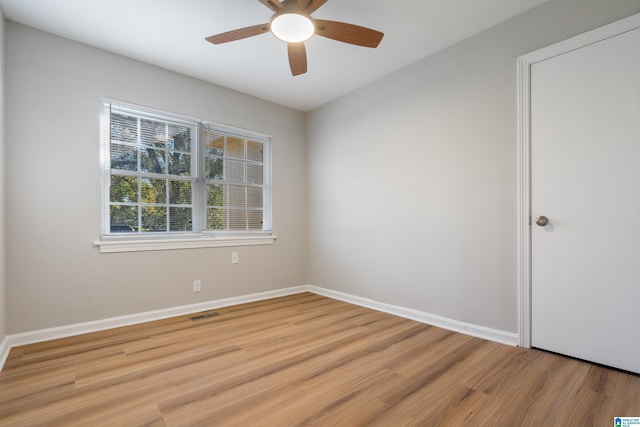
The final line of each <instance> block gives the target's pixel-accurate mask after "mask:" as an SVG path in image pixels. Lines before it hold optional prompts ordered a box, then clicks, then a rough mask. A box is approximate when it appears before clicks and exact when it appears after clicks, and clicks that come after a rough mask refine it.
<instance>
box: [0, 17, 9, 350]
mask: <svg viewBox="0 0 640 427" xmlns="http://www.w3.org/2000/svg"><path fill="white" fill-rule="evenodd" d="M4 25H5V24H4V15H3V14H2V10H0V342H2V340H3V339H4V337H5V336H6V335H7V300H6V288H7V287H6V283H7V282H6V274H5V237H4V235H5V232H4V223H5V221H4V206H5V204H4V200H5V191H4V185H5V184H4V183H5V179H4V176H5V159H4V151H5V150H4V140H5V137H4V115H5V111H4V64H5V60H4V58H5V56H4V55H5V52H4V51H5V49H4V39H5V37H4Z"/></svg>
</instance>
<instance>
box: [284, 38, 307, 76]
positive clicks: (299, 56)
mask: <svg viewBox="0 0 640 427" xmlns="http://www.w3.org/2000/svg"><path fill="white" fill-rule="evenodd" d="M287 50H288V53H289V67H291V74H293V75H294V76H297V75H300V74H304V73H306V72H307V50H306V49H305V47H304V42H303V43H287Z"/></svg>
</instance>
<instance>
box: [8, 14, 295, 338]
mask: <svg viewBox="0 0 640 427" xmlns="http://www.w3.org/2000/svg"><path fill="white" fill-rule="evenodd" d="M6 42H7V47H6V84H7V85H6V103H7V106H8V108H7V115H6V120H7V121H6V123H7V127H6V137H7V146H6V164H7V167H6V179H7V183H8V184H7V188H6V207H7V211H6V220H7V221H6V223H7V231H6V245H7V257H6V260H7V305H8V325H7V332H8V333H18V332H24V331H32V330H37V329H42V328H49V327H54V326H59V325H67V324H73V323H78V322H84V321H91V320H96V319H102V318H108V317H113V316H119V315H126V314H132V313H139V312H144V311H148V310H154V309H161V308H166V307H173V306H179V305H184V304H191V303H196V302H202V301H208V300H215V299H219V298H226V297H231V296H239V295H245V294H250V293H255V292H261V291H268V290H273V289H280V288H285V287H289V286H298V285H302V284H305V283H306V280H305V279H306V275H305V274H306V259H307V258H306V247H307V242H306V230H307V225H306V142H305V115H304V114H303V113H301V112H299V111H295V110H292V109H288V108H285V107H281V106H278V105H274V104H272V103H268V102H265V101H262V100H259V99H256V98H252V97H249V96H246V95H243V94H240V93H237V92H234V91H231V90H228V89H225V88H222V87H218V86H214V85H211V84H208V83H205V82H203V81H199V80H195V79H192V78H188V77H185V76H182V75H179V74H176V73H172V72H169V71H166V70H163V69H160V68H157V67H153V66H150V65H147V64H143V63H140V62H136V61H133V60H130V59H127V58H124V57H121V56H117V55H113V54H110V53H107V52H105V51H101V50H98V49H95V48H91V47H88V46H86V45H82V44H78V43H75V42H72V41H69V40H66V39H62V38H59V37H56V36H53V35H51V34H48V33H44V32H41V31H38V30H35V29H32V28H29V27H25V26H22V25H19V24H16V23H12V22H7V23H6ZM101 97H110V98H114V99H119V100H123V101H128V102H131V103H136V104H140V105H145V106H150V107H154V108H159V109H163V110H167V111H173V112H177V113H181V114H185V115H189V116H193V117H199V118H203V119H206V120H213V121H216V122H220V123H225V124H229V125H234V126H238V127H243V128H246V129H251V130H255V131H260V132H265V133H268V134H271V135H272V136H273V188H274V190H273V218H274V222H273V229H274V234H275V235H277V236H278V239H277V240H276V242H275V243H274V244H273V245H267V246H252V247H241V248H209V249H190V250H173V251H156V252H138V253H120V254H99V253H98V249H97V248H95V247H93V246H92V244H93V242H94V240H96V239H97V238H98V234H99V225H100V173H99V111H100V98H101ZM232 251H238V252H239V255H240V263H239V264H238V265H231V252H232ZM196 279H200V280H202V292H201V293H192V292H191V287H192V282H193V280H196Z"/></svg>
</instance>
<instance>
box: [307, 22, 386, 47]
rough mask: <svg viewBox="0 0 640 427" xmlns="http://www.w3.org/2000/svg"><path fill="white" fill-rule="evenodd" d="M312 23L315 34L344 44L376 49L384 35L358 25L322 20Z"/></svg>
mask: <svg viewBox="0 0 640 427" xmlns="http://www.w3.org/2000/svg"><path fill="white" fill-rule="evenodd" d="M314 22H315V24H316V34H318V35H319V36H323V37H327V38H330V39H333V40H338V41H341V42H344V43H350V44H355V45H358V46H364V47H377V46H378V44H380V41H381V40H382V37H384V33H381V32H380V31H376V30H372V29H370V28H365V27H361V26H359V25H353V24H346V23H344V22H336V21H325V20H324V19H314Z"/></svg>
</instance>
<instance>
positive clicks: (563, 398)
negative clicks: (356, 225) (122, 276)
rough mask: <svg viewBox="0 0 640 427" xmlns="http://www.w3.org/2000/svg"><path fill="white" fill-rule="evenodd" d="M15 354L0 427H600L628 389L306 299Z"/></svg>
mask: <svg viewBox="0 0 640 427" xmlns="http://www.w3.org/2000/svg"><path fill="white" fill-rule="evenodd" d="M216 311H217V312H218V313H219V315H218V316H215V317H210V318H205V319H201V320H191V319H190V317H189V316H183V317H177V318H172V319H167V320H162V321H157V322H152V323H147V324H143V325H136V326H131V327H126V328H119V329H114V330H110V331H105V332H98V333H94V334H88V335H83V336H78V337H72V338H66V339H61V340H56V341H50V342H46V343H40V344H34V345H28V346H24V347H19V348H14V349H12V350H11V353H10V354H9V358H8V360H7V362H6V365H5V367H4V370H3V371H2V373H0V425H3V426H5V425H20V426H23V425H24V426H84V427H88V426H89V427H92V426H101V425H105V426H138V425H156V426H200V425H202V426H278V427H280V426H301V425H319V426H412V425H419V426H429V425H438V426H464V425H469V426H491V427H500V426H510V427H513V426H535V427H546V426H563V427H571V426H581V427H583V426H612V425H613V418H614V416H639V417H640V377H638V376H634V375H630V374H625V373H622V372H618V371H614V370H609V369H605V368H603V367H600V366H595V365H591V364H588V363H585V362H581V361H576V360H573V359H570V358H565V357H561V356H557V355H553V354H549V353H545V352H541V351H538V350H524V349H520V348H513V347H509V346H505V345H501V344H497V343H493V342H490V341H484V340H481V339H477V338H473V337H469V336H466V335H461V334H457V333H453V332H450V331H446V330H443V329H439V328H436V327H431V326H427V325H424V324H421V323H417V322H413V321H410V320H406V319H402V318H399V317H395V316H391V315H388V314H384V313H380V312H376V311H373V310H369V309H366V308H362V307H358V306H354V305H350V304H346V303H343V302H339V301H335V300H332V299H328V298H325V297H322V296H318V295H314V294H308V293H306V294H299V295H293V296H289V297H284V298H277V299H273V300H268V301H262V302H256V303H251V304H245V305H239V306H234V307H228V308H223V309H219V310H216Z"/></svg>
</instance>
